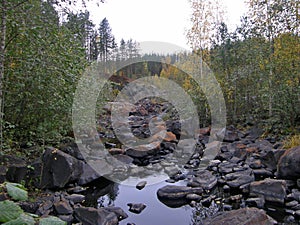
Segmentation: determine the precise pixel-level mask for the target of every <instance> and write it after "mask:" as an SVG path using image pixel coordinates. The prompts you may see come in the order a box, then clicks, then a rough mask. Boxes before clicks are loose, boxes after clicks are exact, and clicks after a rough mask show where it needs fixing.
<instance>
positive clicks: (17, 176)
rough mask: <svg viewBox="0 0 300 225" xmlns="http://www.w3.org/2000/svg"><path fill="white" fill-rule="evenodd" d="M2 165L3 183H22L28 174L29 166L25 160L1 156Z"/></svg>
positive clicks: (0, 162)
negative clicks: (6, 181)
mask: <svg viewBox="0 0 300 225" xmlns="http://www.w3.org/2000/svg"><path fill="white" fill-rule="evenodd" d="M0 164H1V177H2V178H1V180H2V181H3V182H4V181H5V180H8V181H10V182H15V183H20V182H21V181H22V180H25V177H26V173H27V164H26V161H25V160H23V159H21V158H19V157H17V156H11V155H2V156H0ZM2 165H3V166H2ZM4 165H5V166H4ZM1 183H2V182H1Z"/></svg>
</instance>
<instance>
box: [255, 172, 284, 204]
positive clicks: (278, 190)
mask: <svg viewBox="0 0 300 225" xmlns="http://www.w3.org/2000/svg"><path fill="white" fill-rule="evenodd" d="M250 195H251V196H262V197H264V198H265V200H266V201H270V202H277V203H280V204H284V200H285V198H286V182H285V181H284V180H274V179H270V178H266V179H265V180H262V181H254V182H252V183H251V184H250Z"/></svg>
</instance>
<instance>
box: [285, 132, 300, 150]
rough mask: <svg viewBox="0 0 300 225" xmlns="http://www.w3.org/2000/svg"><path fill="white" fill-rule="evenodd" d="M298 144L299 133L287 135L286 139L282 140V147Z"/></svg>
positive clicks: (287, 147) (299, 139)
mask: <svg viewBox="0 0 300 225" xmlns="http://www.w3.org/2000/svg"><path fill="white" fill-rule="evenodd" d="M297 146H300V134H296V135H292V136H289V137H288V138H287V139H285V140H284V142H283V147H284V148H285V149H290V148H294V147H297Z"/></svg>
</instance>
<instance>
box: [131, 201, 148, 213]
mask: <svg viewBox="0 0 300 225" xmlns="http://www.w3.org/2000/svg"><path fill="white" fill-rule="evenodd" d="M127 205H128V206H129V211H130V212H133V213H136V214H140V213H141V212H142V211H143V210H144V209H145V208H146V205H145V204H143V203H128V204H127Z"/></svg>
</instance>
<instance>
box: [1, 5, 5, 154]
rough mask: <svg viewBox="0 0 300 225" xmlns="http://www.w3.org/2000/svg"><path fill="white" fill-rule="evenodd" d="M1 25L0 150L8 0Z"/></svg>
mask: <svg viewBox="0 0 300 225" xmlns="http://www.w3.org/2000/svg"><path fill="white" fill-rule="evenodd" d="M1 5H2V6H1V8H2V10H1V27H0V29H1V30H0V31H1V32H0V33H1V36H0V140H1V143H0V150H2V146H3V112H4V111H3V109H4V97H3V79H4V61H5V43H6V10H7V0H1Z"/></svg>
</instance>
